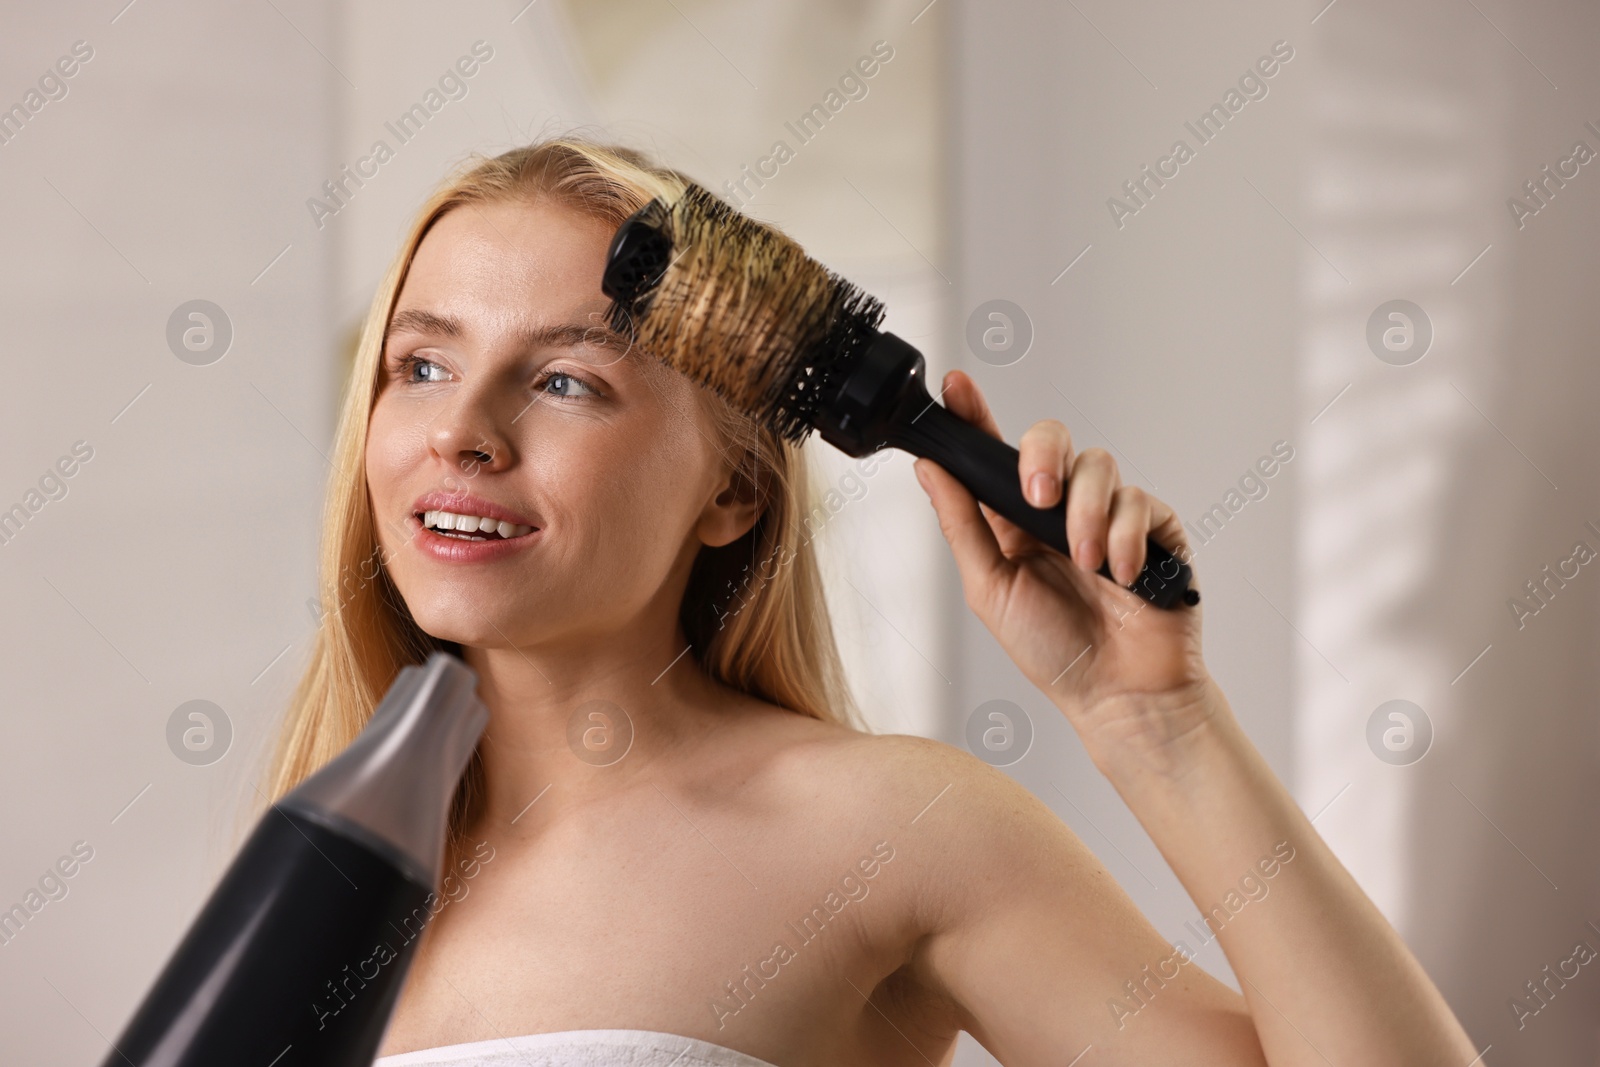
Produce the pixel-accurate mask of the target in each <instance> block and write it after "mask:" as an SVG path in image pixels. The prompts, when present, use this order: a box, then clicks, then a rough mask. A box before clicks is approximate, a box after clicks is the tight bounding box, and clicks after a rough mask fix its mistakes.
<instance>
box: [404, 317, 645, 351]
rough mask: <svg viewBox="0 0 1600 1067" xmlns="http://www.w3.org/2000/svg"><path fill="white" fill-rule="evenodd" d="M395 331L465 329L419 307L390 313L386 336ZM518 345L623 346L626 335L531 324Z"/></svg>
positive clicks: (600, 328)
mask: <svg viewBox="0 0 1600 1067" xmlns="http://www.w3.org/2000/svg"><path fill="white" fill-rule="evenodd" d="M395 333H419V334H435V335H438V336H441V337H461V336H463V335H464V334H465V333H466V328H465V327H464V326H463V325H462V323H461V320H460V319H458V318H455V317H454V316H451V315H440V314H438V313H436V312H432V311H424V310H423V309H421V308H407V309H405V310H403V311H397V312H395V313H394V317H393V318H392V319H390V320H389V329H388V331H387V333H386V334H385V340H387V339H388V336H389V335H391V334H395ZM516 341H517V345H518V347H519V348H575V347H577V346H578V345H582V344H590V345H600V346H605V347H615V348H625V347H627V344H628V341H627V338H625V337H624V336H622V335H621V334H619V333H617V332H616V331H614V330H612V329H611V328H610V327H609V326H606V325H601V324H587V325H586V324H584V323H581V322H562V323H553V324H549V325H544V326H534V327H530V328H527V329H524V330H521V331H519V332H518V333H517V335H516Z"/></svg>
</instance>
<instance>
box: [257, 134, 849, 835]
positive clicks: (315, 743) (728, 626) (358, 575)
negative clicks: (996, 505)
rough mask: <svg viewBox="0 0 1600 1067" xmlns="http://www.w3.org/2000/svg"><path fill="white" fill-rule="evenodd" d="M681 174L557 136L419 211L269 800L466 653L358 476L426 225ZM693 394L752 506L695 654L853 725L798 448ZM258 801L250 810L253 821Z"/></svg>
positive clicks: (757, 690) (343, 459)
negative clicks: (390, 694)
mask: <svg viewBox="0 0 1600 1067" xmlns="http://www.w3.org/2000/svg"><path fill="white" fill-rule="evenodd" d="M686 181H688V179H687V178H685V177H684V176H683V175H682V174H680V173H679V172H677V171H674V170H670V169H667V168H664V167H661V166H658V165H656V164H654V163H652V162H650V161H649V160H648V159H647V158H646V157H644V156H643V155H642V154H640V153H638V152H636V151H634V150H632V149H628V148H623V147H620V146H615V145H604V144H597V143H592V142H589V141H586V140H583V139H580V138H576V137H562V138H555V139H551V140H546V141H541V142H539V143H536V144H531V145H526V146H523V147H520V148H516V149H513V150H511V151H509V152H505V153H503V154H501V155H498V156H495V157H493V158H485V157H483V156H481V155H474V156H471V157H469V158H468V159H467V160H466V161H465V162H464V163H463V164H462V165H461V166H460V167H458V168H457V170H456V172H455V173H453V174H452V175H450V176H449V177H448V178H446V180H445V181H444V182H443V183H441V185H440V186H439V188H438V189H437V190H436V191H435V192H434V193H433V195H432V196H431V197H429V199H428V201H427V202H426V203H425V204H424V205H423V207H422V209H421V210H420V211H419V213H418V215H417V218H416V221H415V222H414V224H413V225H412V227H411V229H410V231H409V233H408V234H407V236H406V238H405V240H404V242H403V244H402V245H401V247H400V250H399V252H398V254H397V255H396V256H395V259H394V261H393V263H391V265H390V267H389V269H388V271H387V272H386V273H385V275H384V277H383V281H382V283H381V284H380V285H379V287H378V291H377V293H376V294H375V296H374V298H373V301H372V305H371V307H370V309H369V310H368V312H367V316H366V320H365V323H364V325H363V327H362V330H361V333H360V339H359V342H358V343H357V347H356V353H355V359H354V363H353V366H352V367H351V371H350V377H349V381H348V384H347V386H346V389H345V393H344V398H343V402H342V405H341V410H340V415H339V423H338V430H337V432H336V439H335V442H334V450H335V456H334V462H333V473H332V474H331V475H330V477H329V481H328V490H327V500H326V505H325V509H324V512H323V517H322V541H321V559H320V567H319V575H318V585H319V591H320V596H321V602H322V617H321V624H320V626H319V627H318V629H317V633H316V637H315V643H314V645H313V648H312V650H311V657H310V662H309V664H308V665H307V667H306V670H305V673H304V675H303V676H302V677H301V679H300V682H299V685H298V686H297V687H296V689H295V692H294V695H293V697H292V698H291V701H290V705H289V709H288V713H287V715H286V716H285V718H284V720H283V724H282V727H281V729H280V732H279V733H278V735H277V738H276V746H275V748H274V750H273V751H272V753H271V756H270V766H269V768H268V771H267V774H266V782H265V785H266V789H265V791H264V792H263V793H262V795H263V797H264V798H265V800H266V801H267V802H268V803H270V802H273V801H276V800H278V799H279V798H280V797H282V796H283V795H284V794H285V793H287V792H289V791H290V790H291V789H293V788H294V787H295V786H296V785H297V784H299V783H300V782H301V781H302V780H303V779H305V778H306V776H308V775H310V774H311V773H312V772H314V771H316V770H317V769H318V768H319V767H321V766H322V765H323V764H325V763H327V762H328V761H329V760H330V759H332V758H333V757H334V756H335V755H337V754H338V753H339V752H340V751H342V750H343V749H344V748H345V746H346V745H348V744H349V743H350V742H351V740H352V739H354V738H355V736H356V734H357V733H359V732H360V731H361V729H362V727H364V726H365V725H366V723H367V720H368V719H369V718H370V717H371V715H372V712H373V710H374V709H375V707H376V706H377V703H378V701H379V700H381V699H382V697H383V695H384V693H385V692H387V690H388V688H389V686H390V684H391V683H392V682H393V681H394V678H395V676H396V675H397V674H398V673H399V671H400V669H401V668H402V667H404V666H406V665H408V664H414V663H421V662H422V661H423V660H424V659H426V658H427V656H428V655H429V654H430V653H431V652H433V651H434V650H436V649H442V650H445V651H449V652H452V653H455V654H457V655H459V654H460V648H459V646H457V645H456V644H455V643H454V642H448V641H443V640H440V639H438V638H434V637H432V636H430V635H428V634H426V633H424V632H423V631H422V630H421V629H420V628H419V627H418V626H417V624H416V622H415V621H414V620H413V619H412V617H411V614H410V612H409V611H408V610H407V608H406V605H405V602H404V600H403V599H402V598H401V596H400V594H399V591H398V590H397V589H396V588H395V586H394V585H393V583H392V582H391V581H390V578H389V575H388V572H387V570H386V569H385V568H384V566H383V560H382V559H381V558H380V550H379V547H378V543H377V539H376V536H375V530H374V517H373V514H372V510H371V507H370V506H369V500H368V496H367V485H366V478H365V475H364V471H365V445H366V437H367V426H368V419H369V417H370V414H371V411H372V405H373V400H374V398H375V396H376V394H377V385H378V369H379V365H380V360H381V355H382V349H383V339H384V333H385V330H386V329H387V326H388V323H389V318H390V316H391V314H392V313H393V311H394V307H395V303H396V301H397V299H398V297H399V294H400V290H401V286H402V285H403V284H404V281H405V278H406V273H407V270H408V269H409V267H410V265H411V261H412V257H413V256H415V254H416V251H417V248H418V246H419V245H420V244H421V242H422V239H423V237H424V236H425V235H426V234H427V232H428V230H429V228H430V227H431V226H432V225H433V224H434V223H435V222H436V221H438V219H439V218H440V217H441V216H442V215H444V214H445V213H446V212H448V211H452V210H454V209H456V208H459V207H462V206H463V205H472V204H487V203H504V202H512V203H516V202H524V203H528V202H532V201H534V200H536V199H538V198H548V199H549V200H551V201H554V202H556V203H559V204H562V205H564V206H567V207H570V208H572V209H574V210H576V211H579V212H582V213H584V214H586V215H589V216H591V217H595V218H598V219H601V220H603V221H605V222H607V223H609V224H611V225H613V226H615V225H618V224H620V223H621V222H622V221H623V220H624V219H625V218H627V217H628V216H629V215H631V214H632V213H633V212H634V211H636V210H638V209H639V208H640V207H642V206H644V204H645V203H646V202H647V201H649V200H650V199H651V198H653V197H657V196H661V197H665V198H668V199H672V198H675V197H676V196H677V195H679V194H680V193H681V191H682V190H683V188H684V183H685V182H686ZM663 369H665V368H664V365H663ZM697 392H698V394H699V396H700V398H701V400H702V402H703V403H704V404H705V405H707V408H708V410H709V411H710V413H711V415H712V421H713V423H714V425H715V427H716V432H717V433H718V434H719V435H720V438H721V442H722V444H723V445H724V447H725V448H726V449H727V450H728V451H729V452H731V454H732V455H733V456H736V457H739V462H738V464H737V476H738V477H741V478H746V479H748V483H747V488H749V489H751V490H753V491H754V492H755V493H756V494H757V499H758V500H759V501H760V502H761V512H760V517H759V518H758V519H757V521H756V523H755V525H754V526H753V527H752V528H751V530H750V531H749V532H748V533H746V534H745V535H744V536H742V537H740V538H738V539H736V540H734V541H733V542H731V543H730V544H727V545H724V546H721V547H715V548H714V547H711V546H706V545H702V546H701V548H700V551H699V554H698V556H697V557H696V559H695V561H694V564H693V567H692V569H691V572H690V576H689V581H688V586H687V588H686V590H685V592H684V596H683V602H682V607H681V609H680V613H679V615H680V620H681V623H682V625H683V628H684V632H685V635H686V636H687V638H688V640H689V644H690V648H691V650H692V655H693V662H694V663H695V664H697V665H698V666H699V668H700V669H702V670H703V671H705V673H706V674H708V675H709V676H710V677H711V678H713V679H715V680H717V681H719V682H722V683H724V684H726V685H728V686H731V687H732V688H734V689H736V690H739V691H741V692H744V693H748V694H750V695H751V696H754V697H757V698H759V699H762V700H766V701H769V702H771V703H774V704H777V705H780V706H782V707H784V708H787V709H789V710H791V711H794V712H797V713H799V714H802V715H808V716H811V717H812V718H816V719H821V720H824V721H829V722H837V723H841V724H844V725H847V726H850V727H852V728H857V729H861V728H863V727H862V726H861V723H860V713H859V711H858V709H857V708H856V706H855V703H854V700H853V698H852V696H851V693H850V689H849V685H848V683H847V682H846V680H845V676H844V671H843V668H842V665H841V662H840V658H839V652H838V648H837V645H836V644H835V640H834V635H833V629H832V624H831V621H830V619H829V616H828V612H827V606H826V603H825V601H824V597H823V588H822V580H821V574H820V572H819V569H818V565H817V559H816V557H815V554H814V552H813V549H812V547H811V545H810V542H809V538H808V537H805V536H802V534H803V533H804V532H805V531H803V530H802V519H803V518H804V516H806V515H807V514H809V513H810V512H812V511H813V509H814V508H815V507H816V506H817V505H816V499H817V498H816V490H815V488H814V486H813V485H812V476H811V473H810V470H809V466H808V464H807V462H806V458H805V453H804V451H803V450H802V449H801V448H798V447H796V446H793V445H790V444H789V443H787V442H785V441H783V440H782V439H781V438H779V437H778V436H777V435H776V434H775V433H773V432H772V430H770V429H769V428H767V427H765V426H762V425H758V424H756V423H754V422H752V421H751V420H750V419H749V418H747V417H745V416H744V415H743V414H742V413H741V412H739V411H736V410H734V409H733V408H731V407H730V406H729V405H728V404H727V403H726V402H724V401H723V400H722V399H721V398H720V397H718V396H717V395H716V394H714V393H712V392H711V391H710V390H707V389H704V388H701V387H697ZM686 662H687V660H686ZM483 788H484V782H483V767H482V763H481V760H480V758H479V756H478V754H476V753H475V754H474V755H473V758H472V759H471V761H470V762H469V764H468V766H467V770H466V773H465V774H464V775H463V776H462V781H461V784H460V786H459V787H458V789H457V791H456V794H455V798H454V800H453V802H452V808H451V817H450V835H449V840H450V843H451V846H452V849H453V848H454V847H456V845H458V844H459V842H460V839H461V835H462V833H463V831H464V829H465V826H466V825H467V820H468V819H469V818H470V816H471V815H472V814H473V812H474V810H475V808H474V805H475V804H476V802H477V800H478V798H480V797H481V796H482V795H483ZM258 792H259V791H258ZM262 808H264V805H256V806H255V810H254V811H252V812H250V813H249V814H250V815H251V816H252V821H253V818H254V817H259V814H260V811H261V810H262Z"/></svg>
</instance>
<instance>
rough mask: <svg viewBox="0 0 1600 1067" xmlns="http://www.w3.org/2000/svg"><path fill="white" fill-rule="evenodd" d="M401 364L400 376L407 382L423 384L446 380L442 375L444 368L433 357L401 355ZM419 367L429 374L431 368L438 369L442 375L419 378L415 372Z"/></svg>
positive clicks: (399, 368)
mask: <svg viewBox="0 0 1600 1067" xmlns="http://www.w3.org/2000/svg"><path fill="white" fill-rule="evenodd" d="M399 364H400V365H399V367H398V370H399V374H400V377H401V378H402V379H403V380H404V381H406V382H407V383H410V384H414V385H421V384H423V383H425V382H438V381H443V380H444V379H443V377H442V375H443V374H444V368H443V367H441V366H439V364H437V363H435V362H433V360H431V359H423V358H422V357H421V356H414V355H407V356H401V357H400V360H399ZM419 368H420V369H422V372H423V374H425V375H426V374H428V373H429V371H430V370H433V371H438V372H439V374H440V375H441V377H437V378H432V377H424V378H421V379H418V378H417V377H415V372H416V371H417V370H418V369H419Z"/></svg>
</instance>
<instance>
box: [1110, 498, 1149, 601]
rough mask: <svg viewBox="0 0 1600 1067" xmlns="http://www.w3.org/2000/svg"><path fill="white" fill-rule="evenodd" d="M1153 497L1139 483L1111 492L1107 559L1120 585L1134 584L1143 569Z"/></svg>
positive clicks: (1112, 575)
mask: <svg viewBox="0 0 1600 1067" xmlns="http://www.w3.org/2000/svg"><path fill="white" fill-rule="evenodd" d="M1151 500H1152V498H1151V497H1150V495H1149V494H1148V493H1146V492H1145V491H1144V490H1143V489H1140V488H1139V487H1138V486H1136V485H1124V486H1120V487H1118V488H1117V489H1116V491H1114V492H1113V493H1112V494H1111V514H1110V516H1109V520H1108V522H1109V529H1108V531H1107V533H1106V552H1107V556H1106V558H1107V559H1109V560H1110V561H1111V577H1113V578H1115V579H1116V580H1117V582H1118V584H1120V585H1131V584H1132V583H1133V580H1134V579H1135V578H1137V577H1139V572H1140V571H1142V570H1144V557H1145V538H1146V537H1147V536H1149V532H1150V512H1151Z"/></svg>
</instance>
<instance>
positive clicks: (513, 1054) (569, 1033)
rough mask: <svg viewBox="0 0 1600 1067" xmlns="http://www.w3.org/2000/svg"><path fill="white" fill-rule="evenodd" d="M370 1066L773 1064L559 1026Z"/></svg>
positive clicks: (723, 1051)
mask: <svg viewBox="0 0 1600 1067" xmlns="http://www.w3.org/2000/svg"><path fill="white" fill-rule="evenodd" d="M372 1067H776V1065H775V1064H771V1063H768V1062H767V1061H766V1060H758V1059H756V1058H755V1057H754V1056H747V1055H745V1054H744V1053H743V1052H736V1051H734V1050H733V1049H731V1048H724V1047H723V1046H721V1045H713V1044H712V1043H711V1042H709V1041H701V1040H699V1039H698V1038H693V1037H682V1036H680V1035H678V1034H668V1033H663V1032H661V1031H659V1030H561V1031H559V1032H556V1033H551V1034H523V1035H521V1036H518V1037H504V1038H500V1037H497V1038H493V1039H491V1040H488V1041H471V1042H468V1043H467V1044H464V1045H445V1046H443V1047H441V1048H425V1049H418V1050H417V1051H416V1052H402V1053H400V1054H399V1055H396V1056H379V1057H378V1058H377V1059H376V1060H373V1061H372Z"/></svg>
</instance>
